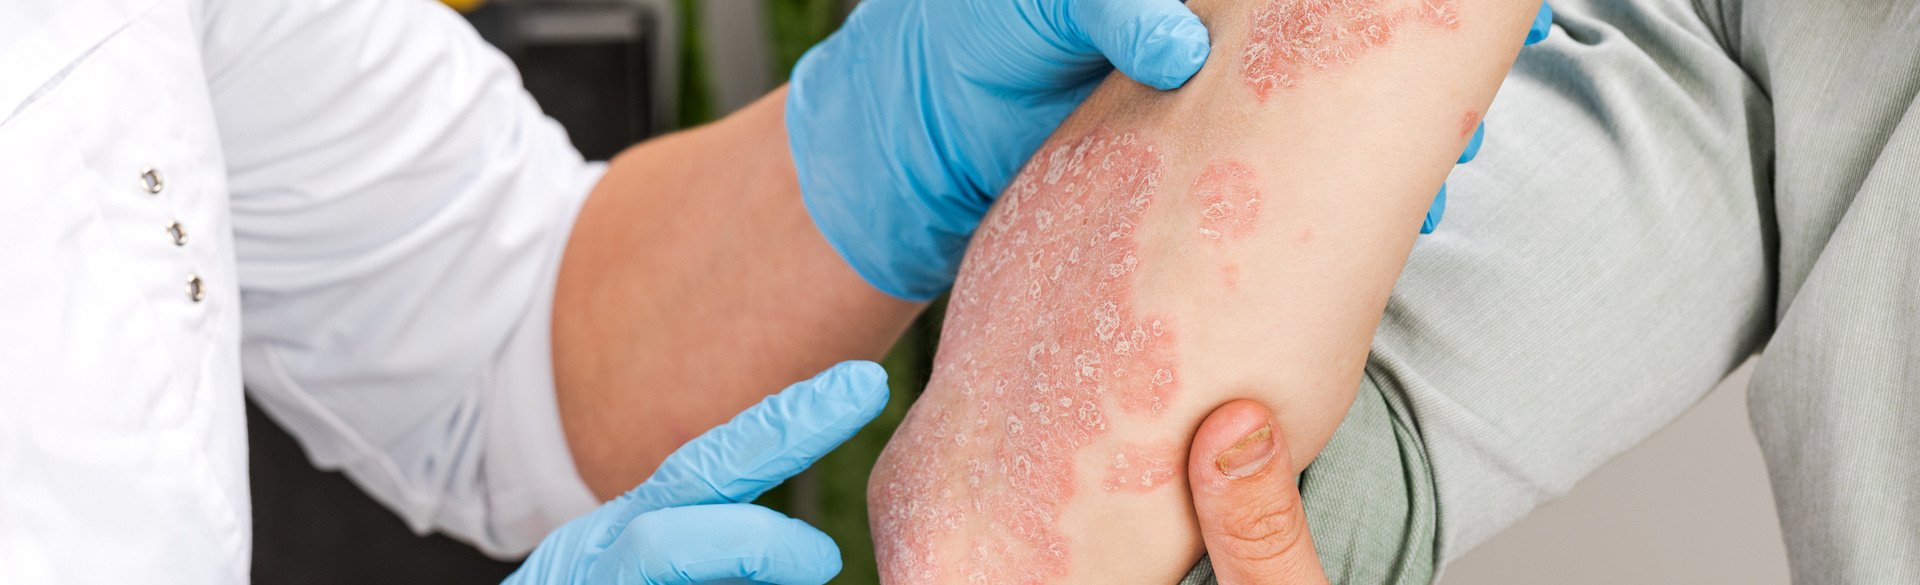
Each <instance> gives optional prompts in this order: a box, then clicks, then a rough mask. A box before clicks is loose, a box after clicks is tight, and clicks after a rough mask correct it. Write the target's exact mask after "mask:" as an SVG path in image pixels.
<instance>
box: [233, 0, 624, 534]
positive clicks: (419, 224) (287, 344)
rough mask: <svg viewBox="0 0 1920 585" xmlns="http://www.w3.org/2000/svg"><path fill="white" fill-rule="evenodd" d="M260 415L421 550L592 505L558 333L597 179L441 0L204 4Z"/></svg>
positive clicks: (246, 344) (247, 369) (252, 386)
mask: <svg viewBox="0 0 1920 585" xmlns="http://www.w3.org/2000/svg"><path fill="white" fill-rule="evenodd" d="M201 9H202V13H201V14H200V20H199V23H200V26H201V27H202V30H201V35H202V39H203V43H204V47H203V49H204V53H203V61H204V64H205V67H206V71H205V75H206V77H207V79H208V84H209V87H210V91H211V94H212V96H213V103H214V108H215V117H216V119H217V121H218V125H219V129H220V137H221V140H222V142H223V146H224V151H225V155H226V161H225V162H226V165H227V169H228V174H229V184H230V188H231V191H232V205H231V208H232V214H233V215H232V226H233V231H234V241H235V248H236V254H237V257H238V269H239V279H240V287H241V302H242V307H243V308H242V321H243V324H244V325H243V333H242V336H243V338H242V339H241V343H242V353H243V372H244V376H245V380H246V384H247V387H248V392H249V393H250V395H251V396H252V397H253V398H254V399H255V400H256V401H257V402H258V403H259V404H260V405H261V406H262V407H263V408H264V409H265V410H266V411H267V413H268V414H270V415H271V416H273V417H274V419H275V420H277V421H278V422H280V423H281V424H282V425H284V426H286V427H287V428H288V429H289V430H290V431H291V432H292V433H293V434H294V435H295V436H296V437H297V438H298V439H299V440H300V441H301V444H302V445H303V446H304V448H305V449H306V451H307V453H308V456H309V457H310V458H311V459H312V460H313V462H314V464H315V465H317V466H319V467H321V468H323V469H339V470H342V471H344V472H345V473H346V474H347V476H348V477H350V478H352V479H353V480H354V481H355V482H357V483H358V484H359V485H360V486H361V487H362V488H363V489H366V490H367V491H368V492H369V493H370V494H372V495H373V497H374V498H375V499H377V500H379V501H380V502H382V503H384V504H385V505H386V506H388V507H389V508H391V509H393V510H394V511H395V512H396V513H398V514H399V515H400V516H401V517H402V518H403V519H404V520H405V521H406V522H407V523H408V525H409V526H411V527H412V528H413V529H414V530H415V531H416V532H421V533H425V532H427V531H429V530H435V529H437V530H441V531H444V532H446V533H448V534H450V535H452V536H454V537H456V538H460V539H462V540H465V541H467V542H470V543H472V544H474V545H475V546H477V547H478V548H480V549H481V550H482V551H484V552H487V553H489V554H492V555H495V556H501V557H506V556H513V555H517V554H520V553H524V552H525V551H527V550H529V549H531V548H532V546H533V545H534V544H537V543H538V542H539V539H540V538H541V537H542V536H543V535H544V534H545V533H546V532H547V531H548V530H550V529H552V528H553V527H555V526H557V525H559V524H560V523H562V522H564V521H565V520H567V519H569V518H571V517H573V516H575V515H578V514H580V513H584V512H585V511H587V510H588V509H591V508H592V506H593V505H595V504H596V502H595V500H594V499H593V497H592V495H591V494H590V492H588V491H587V489H586V487H585V485H584V483H582V482H581V481H580V479H579V476H578V473H577V472H576V470H575V469H574V467H573V462H572V460H571V456H570V454H569V452H568V451H567V448H566V442H565V438H564V435H563V434H562V433H561V429H560V426H559V418H558V415H557V411H556V409H555V406H554V399H553V382H552V368H551V356H550V353H549V345H548V322H549V315H550V312H551V307H552V302H553V301H552V299H553V294H552V291H553V286H554V281H555V275H556V274H557V271H558V266H559V260H560V256H561V253H562V251H563V250H564V248H565V244H566V241H567V235H568V233H569V231H570V230H571V228H572V223H573V218H574V216H575V214H576V213H577V211H578V209H579V206H580V203H581V202H582V200H583V199H584V198H585V196H586V193H587V191H588V190H589V189H591V187H592V185H593V184H594V182H595V181H597V180H598V177H599V175H600V171H601V169H602V167H601V165H597V164H590V163H587V162H585V161H583V160H582V159H581V157H580V155H579V153H578V152H577V151H575V150H574V149H573V147H572V146H571V145H570V144H569V142H568V140H567V137H566V134H565V132H564V131H563V130H562V129H561V128H560V126H559V125H558V124H557V123H555V122H554V121H553V120H551V119H549V118H547V117H546V116H544V115H543V114H542V113H541V112H540V109H539V107H538V106H537V105H536V104H535V103H534V102H533V100H532V98H531V97H530V96H529V95H528V94H527V92H526V91H525V89H524V88H523V87H522V85H521V83H520V79H519V77H518V75H517V74H516V73H515V70H514V68H513V66H512V64H511V63H510V62H509V61H508V60H507V59H506V58H505V57H504V56H503V55H501V54H500V53H499V52H497V51H495V50H494V49H493V48H492V47H491V46H489V45H487V44H486V43H485V42H484V41H482V40H481V39H480V38H479V37H478V35H477V34H475V33H474V31H473V30H472V28H471V27H469V26H468V25H467V23H466V22H465V21H464V20H463V19H461V18H460V17H459V16H458V15H456V14H454V13H453V12H452V11H450V10H448V9H446V8H445V7H444V6H441V5H440V4H438V3H436V2H430V1H428V0H283V1H276V2H260V1H256V0H204V4H202V6H201Z"/></svg>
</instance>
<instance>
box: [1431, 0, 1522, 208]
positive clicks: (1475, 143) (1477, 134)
mask: <svg viewBox="0 0 1920 585" xmlns="http://www.w3.org/2000/svg"><path fill="white" fill-rule="evenodd" d="M1552 30H1553V7H1552V6H1548V5H1547V4H1546V3H1544V2H1543V3H1541V4H1540V13H1539V14H1536V15H1534V17H1533V26H1531V27H1528V28H1527V42H1526V44H1528V45H1531V44H1534V43H1538V42H1540V41H1544V40H1547V33H1548V32H1551V31H1552ZM1486 135H1487V123H1486V122H1481V123H1480V127H1479V128H1475V129H1473V139H1472V140H1468V141H1467V149H1466V150H1465V151H1462V152H1461V153H1460V161H1459V164H1467V163H1468V162H1471V161H1473V157H1475V156H1477V155H1479V154H1480V141H1481V140H1482V139H1484V138H1486ZM1446 214H1447V186H1446V185H1441V186H1440V194H1439V195H1436V196H1434V198H1433V206H1432V207H1428V208H1427V219H1426V221H1424V222H1421V224H1420V233H1423V234H1431V233H1433V228H1436V227H1440V217H1441V216H1444V215H1446Z"/></svg>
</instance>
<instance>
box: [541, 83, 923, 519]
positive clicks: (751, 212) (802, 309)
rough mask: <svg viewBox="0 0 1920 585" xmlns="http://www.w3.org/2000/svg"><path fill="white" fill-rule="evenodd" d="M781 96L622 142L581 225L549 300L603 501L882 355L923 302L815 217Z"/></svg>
mask: <svg viewBox="0 0 1920 585" xmlns="http://www.w3.org/2000/svg"><path fill="white" fill-rule="evenodd" d="M785 100H786V91H785V90H784V89H782V90H779V91H775V92H773V93H772V94H769V95H768V96H766V97H764V98H761V99H760V100H759V101H756V102H754V103H753V104H751V105H749V106H748V107H747V108H745V109H743V110H741V111H740V112H737V113H735V114H733V115H731V116H728V117H727V118H725V119H722V120H720V121H718V122H715V123H713V124H709V125H706V126H701V127H699V128H696V129H693V130H688V131H685V132H680V133H676V134H672V135H668V136H664V137H661V138H658V139H655V140H650V141H648V142H645V143H641V144H639V145H636V146H634V147H632V148H629V149H628V150H626V151H625V152H622V153H621V154H620V156H618V157H615V158H614V159H613V160H612V161H610V162H609V164H608V167H607V171H606V174H605V175H604V176H603V177H602V178H601V180H600V182H599V184H597V185H595V186H594V188H593V191H592V192H591V193H590V194H589V195H588V196H587V201H586V203H585V204H584V205H583V207H582V208H581V211H580V214H579V217H578V219H577V220H576V221H575V224H574V228H573V232H572V235H571V237H570V239H569V240H568V243H567V248H566V252H565V256H564V257H563V258H562V261H561V268H560V276H559V283H558V285H557V289H556V291H555V295H554V307H553V326H552V327H553V329H552V332H553V341H552V344H553V369H554V382H555V395H556V399H557V401H558V405H559V411H560V417H561V422H562V426H563V428H564V429H565V431H566V437H567V443H568V446H569V448H570V449H571V450H572V452H573V457H574V463H575V466H576V467H577V468H578V469H579V472H580V476H581V478H582V479H584V480H585V481H586V483H587V486H588V487H589V488H591V489H592V490H593V492H594V493H595V494H596V495H598V496H599V497H600V498H602V499H609V498H612V497H614V496H617V495H619V494H620V493H622V492H625V491H626V490H628V489H631V488H632V487H633V486H634V485H636V484H639V483H640V482H641V481H643V480H645V479H646V478H647V476H648V475H650V474H652V473H653V470H654V468H656V467H658V466H659V464H660V462H661V461H662V460H664V459H665V458H666V456H667V454H669V453H672V452H673V450H674V449H677V448H679V446H680V445H681V444H683V443H685V442H686V441H688V440H690V439H692V438H693V437H695V436H697V435H699V434H700V433H701V432H704V431H706V430H707V429H708V428H711V427H713V426H715V425H718V424H720V423H723V422H726V421H727V419H729V418H730V417H732V416H733V415H734V414H736V413H738V412H740V411H741V410H743V409H745V408H747V407H748V406H751V405H752V404H753V403H755V402H757V401H759V400H760V399H761V398H763V397H765V396H767V395H768V394H770V393H772V392H773V391H775V390H778V389H780V388H782V387H785V386H786V385H788V384H791V383H793V382H796V381H799V380H803V379H806V378H807V377H809V376H812V375H813V374H814V373H816V372H819V371H821V370H824V369H826V368H827V367H828V366H831V365H833V364H834V363H836V362H839V361H842V360H848V359H860V358H866V359H872V358H877V357H879V356H880V355H881V354H882V353H883V352H885V351H886V348H887V346H888V345H889V344H890V343H892V341H893V340H894V339H895V338H897V337H899V335H900V332H901V331H902V330H904V329H905V328H906V325H907V323H908V322H909V321H910V320H911V319H912V318H913V316H914V315H915V314H916V313H917V312H918V311H919V308H920V307H919V306H918V305H916V304H914V303H909V302H906V301H902V300H899V299H896V298H894V297H891V296H888V295H886V294H885V293H881V292H880V291H878V290H875V289H874V288H873V287H872V286H869V285H868V284H867V283H866V282H865V281H864V280H862V279H861V278H860V276H859V275H858V274H856V273H854V271H853V269H852V268H849V267H848V266H847V264H846V262H845V261H843V260H841V259H840V257H839V256H838V255H837V254H836V253H835V252H834V251H833V248H832V247H830V246H829V245H828V244H827V241H826V239H825V238H823V237H822V236H821V235H820V233H819V231H818V230H817V229H815V227H814V225H813V222H812V220H811V219H809V217H808V216H807V212H806V208H805V207H804V206H803V205H802V203H801V199H800V187H799V183H798V181H797V180H796V179H795V177H794V167H793V158H792V155H791V153H790V152H789V151H788V147H787V135H786V125H785V123H784V118H783V113H782V110H783V108H782V106H783V104H784V103H785Z"/></svg>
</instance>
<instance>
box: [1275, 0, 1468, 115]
mask: <svg viewBox="0 0 1920 585" xmlns="http://www.w3.org/2000/svg"><path fill="white" fill-rule="evenodd" d="M1408 26H1423V27H1431V28H1435V29H1441V30H1449V31H1451V30H1459V28H1460V8H1459V6H1458V0H1416V1H1415V2H1411V3H1400V2H1392V1H1387V0H1273V1H1272V2H1268V3H1267V4H1265V5H1263V6H1261V7H1260V8H1258V9H1256V10H1255V11H1254V12H1253V25H1252V27H1251V30H1250V31H1249V32H1248V40H1247V47H1246V50H1245V51H1244V52H1242V53H1241V55H1240V66H1241V74H1242V75H1243V76H1244V77H1245V78H1246V81H1247V84H1248V85H1250V86H1252V87H1253V91H1254V94H1255V95H1256V96H1258V97H1259V98H1260V99H1261V100H1265V99H1266V97H1267V95H1268V94H1271V93H1273V91H1274V90H1277V89H1283V88H1294V87H1299V85H1300V84H1301V83H1302V82H1303V81H1305V80H1306V79H1308V78H1309V77H1311V76H1312V75H1314V74H1316V73H1322V72H1328V71H1335V70H1339V69H1341V68H1343V67H1345V66H1347V65H1351V64H1353V63H1354V62H1355V61H1357V60H1359V59H1360V58H1362V57H1365V56H1366V55H1367V53H1369V52H1372V51H1373V50H1374V49H1378V48H1380V47H1384V46H1387V45H1389V44H1391V43H1392V42H1393V40H1394V38H1395V37H1396V36H1398V35H1400V34H1401V32H1402V31H1403V29H1404V28H1405V27H1408Z"/></svg>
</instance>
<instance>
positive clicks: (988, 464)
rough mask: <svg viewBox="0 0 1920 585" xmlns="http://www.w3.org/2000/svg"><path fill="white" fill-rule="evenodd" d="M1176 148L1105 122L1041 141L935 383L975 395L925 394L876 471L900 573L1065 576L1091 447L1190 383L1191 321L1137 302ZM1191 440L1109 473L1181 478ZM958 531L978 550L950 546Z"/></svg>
mask: <svg viewBox="0 0 1920 585" xmlns="http://www.w3.org/2000/svg"><path fill="white" fill-rule="evenodd" d="M1161 166H1162V156H1161V152H1160V151H1159V150H1158V148H1157V147H1156V146H1155V145H1154V144H1153V143H1152V142H1151V141H1149V140H1146V139H1143V138H1141V137H1139V136H1137V135H1136V134H1134V133H1116V132H1109V131H1106V130H1095V131H1093V132H1091V133H1089V134H1088V135H1086V136H1085V137H1083V138H1081V139H1079V140H1075V141H1070V142H1065V143H1060V144H1058V145H1056V146H1052V147H1050V148H1047V149H1045V150H1043V151H1042V152H1041V153H1040V154H1038V155H1037V156H1036V157H1035V159H1033V161H1032V162H1030V163H1029V164H1028V166H1027V167H1026V168H1025V169H1024V170H1023V171H1022V172H1021V174H1020V175H1019V176H1018V177H1017V178H1016V179H1015V180H1014V182H1013V185H1012V186H1011V187H1009V188H1008V190H1007V192H1006V193H1005V194H1004V196H1003V198H1002V201H1001V203H1000V204H999V207H998V208H997V209H996V210H995V212H994V213H993V214H991V215H990V216H989V217H988V219H987V221H986V222H985V223H984V224H983V225H982V226H981V228H980V231H979V233H978V234H977V235H976V236H975V240H974V242H973V247H972V249H971V250H970V251H969V253H968V255H967V259H966V261H965V263H964V264H963V265H962V266H961V271H960V275H959V278H958V281H957V282H956V283H955V286H954V293H953V296H952V298H951V300H950V301H949V305H948V309H947V311H948V312H947V320H946V328H945V329H944V330H943V331H942V334H941V341H940V349H939V352H940V359H939V361H938V362H937V363H936V365H935V368H934V372H933V377H932V379H931V380H930V381H929V383H928V386H927V391H926V397H927V398H934V399H939V398H946V397H956V396H957V400H949V401H947V404H953V405H957V406H958V408H948V409H942V410H928V409H926V408H915V409H913V411H912V412H911V413H909V414H908V418H907V421H906V422H905V423H904V424H902V425H901V427H900V432H899V433H898V434H896V435H894V438H893V440H892V442H891V443H890V444H889V445H888V447H887V450H886V452H885V453H884V454H883V455H882V458H881V462H880V463H879V465H878V466H877V469H878V470H879V471H877V472H876V474H875V477H874V478H873V481H872V482H871V484H870V487H869V507H870V508H871V510H872V511H873V517H872V523H873V527H874V541H875V543H876V544H877V545H878V547H877V548H878V550H877V553H878V555H879V559H878V560H879V563H880V567H881V568H882V571H883V572H884V576H885V577H886V581H887V582H889V583H1047V582H1056V581H1059V580H1060V579H1061V578H1063V577H1064V576H1065V574H1066V572H1067V567H1068V559H1069V555H1070V554H1071V549H1070V544H1069V541H1068V538H1067V536H1066V535H1064V534H1061V532H1060V530H1059V529H1058V527H1057V525H1058V523H1059V521H1060V516H1061V513H1062V510H1063V507H1064V506H1065V505H1066V503H1067V501H1068V500H1069V498H1072V497H1073V495H1074V489H1075V488H1074V486H1075V485H1076V480H1077V477H1076V473H1075V472H1074V468H1075V466H1074V462H1075V459H1076V458H1077V457H1078V456H1079V455H1080V454H1081V451H1082V450H1083V449H1086V448H1087V447H1089V446H1090V445H1093V444H1094V443H1095V442H1096V441H1098V440H1099V439H1100V438H1101V437H1102V436H1104V435H1106V434H1107V432H1108V431H1109V429H1110V425H1111V424H1112V421H1113V420H1114V419H1115V418H1116V417H1142V418H1147V419H1152V418H1155V417H1158V416H1160V415H1161V414H1162V413H1164V412H1165V411H1166V410H1167V409H1168V408H1169V407H1170V406H1171V405H1172V403H1173V401H1174V400H1176V399H1177V398H1178V394H1179V388H1180V381H1179V380H1178V377H1177V375H1176V373H1175V372H1176V366H1177V365H1178V364H1177V357H1176V356H1175V355H1174V352H1175V351H1176V350H1175V345H1174V338H1175V336H1176V335H1177V332H1176V331H1174V328H1173V326H1172V323H1171V322H1170V320H1168V319H1166V318H1164V317H1163V316H1162V315H1157V314H1151V313H1143V312H1141V311H1139V310H1137V309H1136V307H1135V303H1134V286H1135V280H1136V276H1137V272H1138V271H1139V267H1140V263H1141V260H1140V256H1139V246H1138V243H1137V240H1136V231H1137V229H1138V228H1139V226H1140V223H1141V218H1142V217H1143V216H1144V215H1145V214H1146V212H1147V209H1148V207H1149V206H1150V205H1152V204H1153V202H1154V194H1155V192H1156V191H1157V190H1158V188H1159V186H1160V175H1161V172H1162V169H1161ZM928 418H930V419H931V420H922V419H928ZM1178 447H1179V446H1178V445H1168V446H1155V445H1133V446H1127V447H1122V448H1120V449H1119V450H1117V451H1116V452H1115V454H1114V455H1113V457H1112V458H1111V461H1110V462H1109V464H1108V466H1107V467H1108V469H1107V476H1106V477H1105V478H1104V479H1103V480H1102V482H1101V484H1102V486H1103V487H1104V488H1105V489H1107V490H1109V491H1115V492H1143V491H1150V490H1154V489H1161V488H1166V487H1168V486H1171V485H1173V484H1175V483H1176V480H1181V479H1184V476H1183V475H1182V474H1181V473H1180V471H1179V470H1180V469H1181V468H1182V466H1183V465H1184V464H1185V461H1184V459H1183V458H1182V457H1180V453H1181V451H1179V450H1178ZM953 461H964V462H965V463H964V468H963V469H959V470H954V469H951V468H950V467H951V466H950V464H949V462H953ZM955 532H964V533H965V534H966V539H967V541H968V543H967V544H968V545H969V546H970V548H969V549H968V550H965V551H963V552H957V551H954V550H953V549H951V548H940V547H936V546H935V538H937V537H938V536H939V535H940V534H942V533H947V534H951V533H955Z"/></svg>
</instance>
